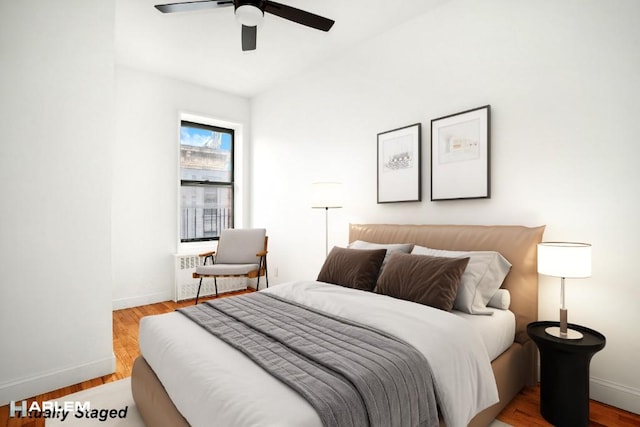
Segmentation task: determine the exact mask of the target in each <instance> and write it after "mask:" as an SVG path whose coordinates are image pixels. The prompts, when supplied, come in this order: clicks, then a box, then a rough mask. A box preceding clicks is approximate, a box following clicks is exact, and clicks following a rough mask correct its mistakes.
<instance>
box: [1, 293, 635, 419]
mask: <svg viewBox="0 0 640 427" xmlns="http://www.w3.org/2000/svg"><path fill="white" fill-rule="evenodd" d="M242 293H244V291H241V292H235V293H232V294H226V295H225V296H231V295H238V294H242ZM191 304H193V300H191V301H183V302H180V303H175V302H173V301H167V302H162V303H157V304H150V305H145V306H141V307H134V308H129V309H124V310H117V311H114V312H113V352H114V354H115V356H116V372H115V373H113V374H111V375H106V376H104V377H100V378H95V379H93V380H90V381H85V382H83V383H80V384H75V385H72V386H69V387H64V388H61V389H59V390H55V391H52V392H49V393H45V394H42V395H39V396H35V397H33V398H30V399H27V404H28V405H30V404H31V402H33V401H37V402H39V403H42V402H43V401H45V400H51V399H57V398H60V397H62V396H66V395H68V394H71V393H75V392H77V391H81V390H85V389H88V388H91V387H96V386H99V385H101V384H105V383H108V382H112V381H116V380H119V379H122V378H126V377H128V376H130V375H131V367H132V365H133V361H134V360H135V358H136V357H137V356H138V354H139V352H138V322H139V321H140V319H141V318H142V317H144V316H149V315H154V314H162V313H167V312H170V311H173V310H175V309H176V308H179V307H184V306H188V305H191ZM539 396H540V389H539V387H531V388H526V389H524V390H523V391H522V392H520V394H519V395H518V396H517V397H516V398H515V399H514V400H513V401H512V402H511V403H510V404H509V405H508V406H507V407H506V408H505V409H504V410H503V411H502V412H501V413H500V415H499V416H498V419H499V420H500V421H503V422H505V423H508V424H511V425H513V426H515V427H547V426H551V424H549V423H547V422H546V421H545V420H544V419H543V418H542V416H541V415H540V412H539V401H540V399H539ZM590 425H591V426H595V427H599V426H609V427H631V426H636V427H640V415H636V414H632V413H629V412H625V411H622V410H620V409H617V408H613V407H611V406H608V405H604V404H601V403H598V402H595V401H591V403H590ZM0 427H44V420H42V419H28V418H9V407H8V406H3V407H0Z"/></svg>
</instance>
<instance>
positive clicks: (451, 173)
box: [431, 105, 491, 201]
mask: <svg viewBox="0 0 640 427" xmlns="http://www.w3.org/2000/svg"><path fill="white" fill-rule="evenodd" d="M490 110H491V106H490V105H485V106H484V107H479V108H475V109H473V110H468V111H463V112H462V113H457V114H452V115H449V116H444V117H440V118H438V119H433V120H431V200H433V201H437V200H456V199H488V198H489V197H490V182H489V181H490V176H489V172H490V171H489V166H490V164H489V157H490V156H489V154H490V151H489V147H490Z"/></svg>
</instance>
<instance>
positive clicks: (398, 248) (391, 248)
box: [348, 240, 413, 273]
mask: <svg viewBox="0 0 640 427" xmlns="http://www.w3.org/2000/svg"><path fill="white" fill-rule="evenodd" d="M348 248H349V249H386V250H387V255H385V257H384V260H382V265H381V266H380V272H381V273H382V269H383V268H384V266H385V265H386V263H387V260H388V259H389V255H391V254H392V253H394V252H404V253H405V254H408V253H411V249H413V243H371V242H365V241H363V240H356V241H353V242H351V243H349V246H348Z"/></svg>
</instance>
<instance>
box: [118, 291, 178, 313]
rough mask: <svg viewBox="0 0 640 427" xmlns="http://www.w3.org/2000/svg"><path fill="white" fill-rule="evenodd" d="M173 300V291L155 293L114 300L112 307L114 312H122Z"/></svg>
mask: <svg viewBox="0 0 640 427" xmlns="http://www.w3.org/2000/svg"><path fill="white" fill-rule="evenodd" d="M172 299H173V290H169V291H165V292H155V293H153V294H147V295H139V296H135V297H129V298H119V299H114V300H112V301H111V307H112V309H113V310H122V309H123V308H131V307H139V306H141V305H147V304H155V303H157V302H163V301H171V300H172Z"/></svg>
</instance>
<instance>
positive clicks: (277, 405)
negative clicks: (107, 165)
mask: <svg viewBox="0 0 640 427" xmlns="http://www.w3.org/2000/svg"><path fill="white" fill-rule="evenodd" d="M543 231H544V227H543V226H541V227H533V228H531V227H522V226H472V225H390V224H351V225H350V229H349V241H350V242H351V244H354V243H356V242H367V243H368V244H371V245H376V244H377V245H389V244H411V247H412V248H413V249H412V250H415V248H416V247H426V248H431V249H433V250H436V251H437V250H448V251H496V252H498V253H499V254H501V255H502V256H504V258H506V259H507V260H508V262H509V263H510V269H509V271H508V274H507V275H506V278H505V279H504V282H502V285H501V286H502V288H503V289H506V290H507V291H508V293H509V296H510V304H509V310H495V309H492V308H487V310H489V311H495V313H494V315H489V316H487V315H484V314H483V315H469V314H465V313H457V312H456V310H453V311H452V312H451V313H453V314H451V313H448V312H446V311H444V310H433V309H431V311H429V314H428V316H432V317H435V318H440V317H443V318H444V317H445V316H449V317H448V318H447V319H455V320H454V321H453V322H450V323H452V324H460V325H461V326H462V327H463V328H467V329H463V332H459V333H458V332H456V333H455V334H454V335H459V334H462V335H461V336H464V337H465V338H464V339H466V340H467V341H468V342H469V348H470V350H465V351H469V352H471V353H478V354H480V353H482V357H481V359H482V358H484V357H485V355H486V358H487V362H486V363H487V366H488V369H489V371H490V373H491V374H492V375H491V377H492V378H491V381H489V380H486V379H484V378H485V377H483V376H482V375H485V374H484V373H482V372H480V373H477V372H475V371H474V372H473V373H471V374H470V375H469V377H473V378H475V377H478V378H480V379H479V380H478V383H477V384H474V385H473V387H468V388H469V389H471V388H474V389H481V393H482V394H481V395H480V397H478V396H475V395H474V396H475V399H476V400H477V401H475V402H474V403H473V404H471V406H470V407H469V408H468V409H467V410H468V411H473V412H472V413H471V415H469V414H462V415H458V414H453V413H452V412H454V411H455V409H452V408H454V407H455V406H456V405H452V404H451V400H452V398H453V400H455V398H456V396H458V393H462V394H464V393H466V392H467V391H468V390H465V389H464V388H462V389H461V388H460V386H459V385H455V384H454V385H453V386H452V387H454V388H452V389H446V390H445V392H443V394H444V395H445V397H441V396H437V404H438V408H439V409H440V411H441V417H440V424H441V425H445V424H446V422H445V419H448V420H449V421H450V423H449V424H451V425H464V423H462V422H461V421H460V420H462V419H470V421H469V423H468V424H469V425H471V426H474V427H475V426H486V425H487V424H489V423H490V422H491V420H493V419H494V418H495V416H496V415H497V414H498V413H499V412H500V411H501V410H502V409H503V408H504V407H505V406H506V405H507V404H508V403H509V402H510V401H511V400H512V399H513V397H514V396H515V395H516V394H517V393H518V392H519V391H520V390H521V389H522V388H523V387H524V386H525V385H531V384H534V383H535V382H536V380H537V372H536V366H537V363H536V352H535V346H534V344H533V343H532V342H531V341H530V339H529V338H528V337H527V334H526V325H527V324H528V323H529V322H532V321H535V320H537V313H538V306H537V298H538V285H537V272H536V246H537V243H539V242H540V241H541V239H542V234H543ZM417 253H418V254H419V252H417ZM396 258H398V259H400V256H397V257H395V258H393V262H395V261H396ZM403 259H405V260H406V259H407V258H406V257H405V258H403ZM411 259H415V257H413V258H411ZM385 261H386V258H385ZM325 265H326V263H325ZM389 266H390V264H387V267H389ZM387 267H384V266H383V267H382V268H383V269H384V268H387ZM323 269H324V267H323ZM391 270H392V267H391V268H389V271H391ZM386 272H387V271H386V270H385V273H386ZM321 273H322V271H321ZM380 277H382V274H381V275H380ZM319 278H320V277H319ZM263 292H264V293H265V294H264V296H263V295H260V297H261V298H263V299H264V298H267V297H270V298H276V299H277V298H279V299H285V300H286V299H287V298H291V299H292V300H295V302H296V304H302V305H307V304H309V305H310V306H312V307H313V308H314V310H318V311H321V312H324V311H326V312H332V313H331V314H332V315H336V316H355V318H353V320H354V321H356V322H360V321H362V322H372V326H373V327H375V328H378V329H383V330H385V331H387V332H389V334H391V335H393V334H396V335H399V336H400V338H401V340H403V341H407V342H409V343H410V344H411V346H413V347H416V348H418V349H419V350H420V351H421V352H423V353H428V352H429V351H431V352H432V353H433V354H432V355H430V356H429V357H433V358H434V359H438V358H439V357H438V354H437V353H434V352H433V351H432V350H428V349H427V348H428V345H427V343H423V340H425V339H426V338H424V335H425V334H417V333H415V331H416V330H419V327H417V326H416V325H412V324H411V323H409V324H404V323H403V324H402V326H395V325H396V324H395V323H393V322H391V321H388V319H390V318H391V316H397V312H405V313H407V314H409V315H408V316H406V317H407V318H414V317H420V318H421V319H422V318H423V317H424V316H427V315H426V314H423V313H426V312H427V311H426V310H428V309H429V308H428V307H427V308H425V307H424V306H421V305H420V304H415V303H413V302H409V301H403V300H397V299H396V298H389V297H387V296H383V295H378V294H375V293H371V292H363V291H361V290H353V289H347V288H343V287H339V286H334V285H329V284H326V283H323V282H322V281H320V282H304V283H301V284H296V285H292V284H284V285H279V286H274V287H272V288H269V290H267V291H261V292H260V293H256V294H263ZM329 292H331V294H330V295H329ZM252 295H253V294H252ZM327 295H329V296H327ZM390 299H392V300H394V302H393V303H392V307H393V308H387V307H388V305H387V301H386V300H390ZM223 300H225V299H223ZM223 300H219V301H223ZM226 300H234V298H231V299H226ZM365 300H366V304H370V305H371V307H374V309H375V310H376V311H375V312H376V313H377V315H376V316H371V315H370V312H371V310H372V309H371V308H362V307H361V306H360V304H361V302H360V301H362V304H365V302H364V301H365ZM238 301H240V300H238ZM356 301H357V303H356ZM418 306H420V307H418ZM413 310H416V312H419V316H418V315H416V316H412V315H411V313H413ZM378 313H381V314H379V315H378ZM485 314H487V313H485ZM510 316H511V320H509V317H510ZM153 318H154V319H147V318H145V319H143V321H142V322H141V331H140V348H141V356H140V357H139V358H138V359H137V360H136V361H135V363H134V367H133V372H132V381H131V382H132V393H133V396H134V399H135V402H136V406H137V407H138V409H139V411H140V413H141V415H142V417H143V418H144V420H145V423H146V424H147V425H149V426H151V425H153V426H187V425H190V424H189V422H187V420H186V419H185V417H183V415H182V413H184V414H187V415H186V418H188V419H190V420H191V424H192V425H194V426H196V425H256V426H259V425H278V426H310V427H311V426H317V425H322V421H321V420H320V418H318V417H317V416H316V415H315V414H316V412H319V411H314V406H312V405H309V403H308V402H306V401H305V400H304V399H303V398H302V397H301V396H300V395H299V394H298V393H297V392H296V391H294V390H293V389H291V388H290V387H287V386H286V385H285V384H283V383H281V382H280V381H279V380H278V379H275V378H271V377H270V375H269V374H268V373H266V372H264V371H263V369H262V368H261V367H260V366H259V365H258V364H256V363H254V362H253V361H252V360H251V359H250V358H249V357H245V356H243V355H242V354H241V353H238V350H237V349H236V348H232V346H230V345H228V344H226V343H225V342H224V341H223V340H221V339H219V338H216V337H214V336H212V335H211V334H210V333H209V332H207V331H206V330H205V329H204V328H203V327H200V326H198V325H197V324H195V323H193V322H191V320H189V319H188V318H187V317H186V316H185V315H183V314H181V313H170V314H167V315H161V316H153ZM350 318H351V317H350ZM465 318H467V320H468V319H477V321H476V320H473V321H469V322H468V321H467V320H465ZM500 318H503V319H505V318H506V320H502V321H503V322H506V324H507V325H509V324H511V325H512V327H511V329H509V328H508V327H506V328H504V329H502V328H501V327H500V328H499V329H500V330H503V331H508V332H503V334H502V335H503V337H502V338H498V340H497V341H495V338H493V339H494V341H493V342H490V341H488V340H489V339H491V338H487V337H488V336H489V335H490V334H488V335H487V331H489V330H495V329H496V327H495V324H493V323H492V322H499V321H501V320H500ZM496 319H497V320H496ZM400 321H402V322H405V321H406V320H405V319H400ZM412 321H415V319H414V320H410V321H409V322H412ZM421 321H422V320H421ZM434 321H435V320H434ZM438 321H439V320H438ZM394 322H395V320H394ZM463 324H464V325H463ZM466 324H470V325H472V326H465V325H466ZM447 327H448V326H447ZM444 330H445V331H446V330H447V329H444ZM412 331H413V332H412ZM465 334H468V335H469V336H468V337H467V336H466V335H465ZM485 335H486V336H485ZM494 335H495V334H494ZM504 335H506V336H507V337H506V339H507V341H506V342H505V337H504ZM436 339H437V338H436ZM478 343H479V344H478ZM452 345H453V346H454V347H455V346H456V345H457V346H458V347H459V343H458V344H452ZM479 346H480V347H479ZM423 347H424V348H425V349H424V351H423ZM478 348H482V349H483V351H480V350H478ZM443 351H444V350H443ZM456 357H457V356H456ZM460 357H463V358H464V357H466V356H460ZM440 359H444V358H443V357H440ZM452 359H453V358H452ZM465 360H466V359H465ZM436 362H437V363H436ZM441 363H443V362H442V361H437V360H434V361H432V360H431V359H429V365H430V367H431V368H432V370H433V378H434V382H436V383H437V385H438V387H444V386H442V381H440V380H439V378H440V377H443V376H447V375H453V374H452V373H450V372H449V373H447V370H448V369H449V368H448V367H447V366H441V365H440V364H441ZM452 363H453V362H452ZM474 363H475V362H474ZM482 363H485V362H483V361H481V362H478V366H479V367H477V368H476V367H474V368H473V369H477V370H478V371H482V369H484V368H483V366H484V365H482ZM276 364H277V363H276ZM183 365H184V366H183ZM456 369H457V368H456ZM439 376H440V377H439ZM266 377H268V378H266ZM203 378H210V379H209V380H207V381H204V380H203ZM269 378H270V379H269ZM493 379H495V382H494V381H493ZM454 383H455V381H454ZM438 387H436V388H438ZM446 387H449V386H448V385H447V386H446ZM455 387H457V388H455ZM492 387H493V388H495V396H493V397H492V395H491V394H492ZM447 390H448V391H447ZM485 391H486V392H485ZM448 394H450V395H451V396H449V398H447V397H446V395H448ZM447 399H448V401H447ZM472 400H473V398H472ZM178 408H180V409H178ZM201 408H208V409H207V410H206V411H209V415H208V416H209V418H208V421H205V420H206V419H207V418H199V417H200V415H199V414H198V412H199V411H201ZM474 408H475V409H474ZM206 411H205V412H206ZM476 412H477V413H476ZM442 413H446V415H447V416H446V417H444V416H442ZM212 414H213V415H212ZM284 414H286V415H284ZM212 416H213V420H215V421H212V418H211V417H212ZM465 417H467V418H465ZM269 420H271V421H269ZM274 420H275V421H274Z"/></svg>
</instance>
